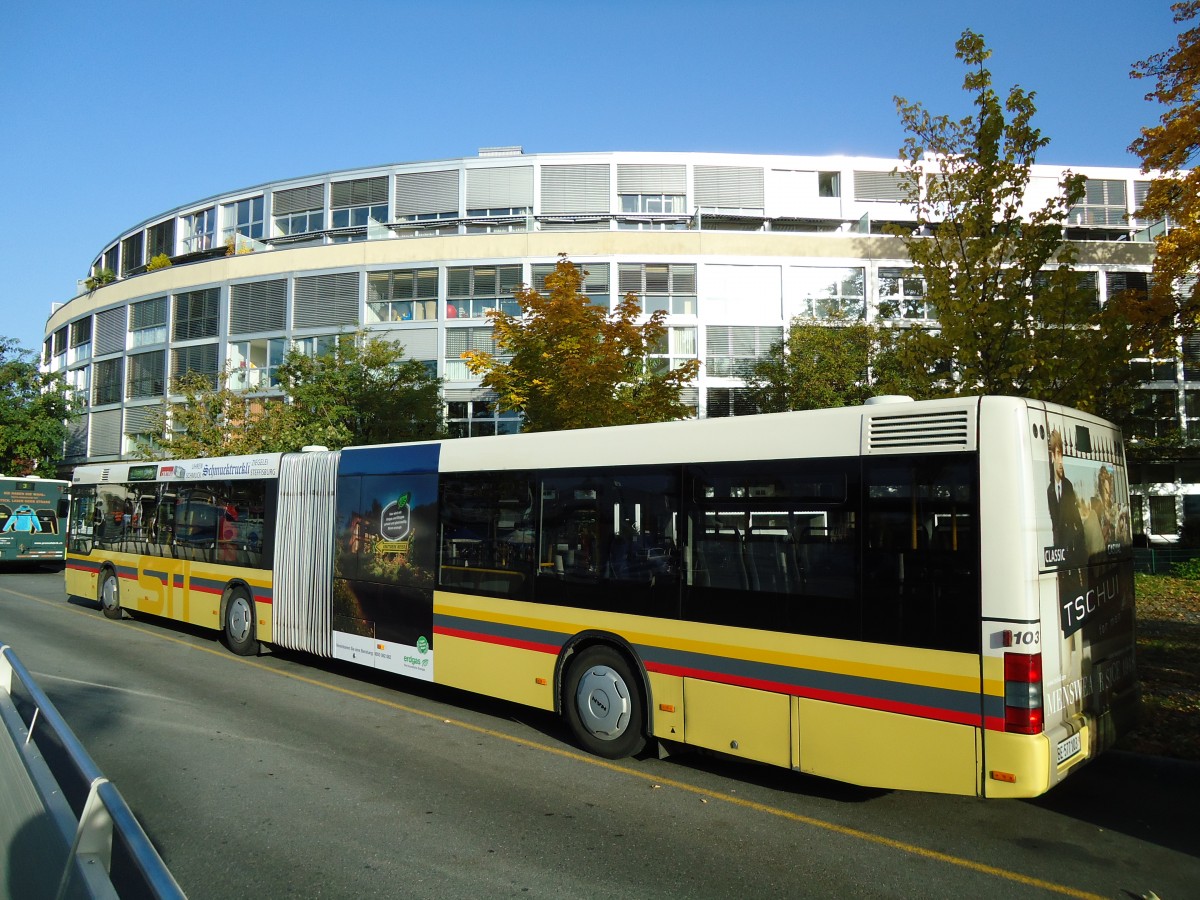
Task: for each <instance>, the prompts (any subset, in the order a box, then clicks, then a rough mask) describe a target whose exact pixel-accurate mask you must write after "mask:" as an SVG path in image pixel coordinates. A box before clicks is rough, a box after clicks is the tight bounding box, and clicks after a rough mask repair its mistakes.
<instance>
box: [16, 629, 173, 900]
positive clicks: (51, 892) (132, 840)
mask: <svg viewBox="0 0 1200 900" xmlns="http://www.w3.org/2000/svg"><path fill="white" fill-rule="evenodd" d="M14 683H15V684H16V685H17V686H19V687H20V689H21V690H22V691H23V694H22V696H21V697H20V698H19V700H20V705H18V698H17V697H15V696H14ZM0 688H2V690H0V720H3V723H4V728H5V732H6V734H7V740H5V739H4V735H0V794H2V795H3V796H4V801H3V802H0V844H2V846H0V878H2V882H0V897H11V898H20V900H25V898H41V897H47V898H50V897H53V898H56V900H67V898H72V900H73V898H89V900H90V898H122V897H126V898H128V897H151V898H162V900H169V898H184V897H185V895H184V893H183V891H182V889H180V887H179V885H178V884H177V883H176V882H175V879H174V877H173V876H172V875H171V873H170V871H169V870H168V869H167V866H166V864H165V863H164V862H163V860H162V857H161V856H159V855H158V851H157V850H155V849H154V845H153V844H151V843H150V839H149V838H148V837H147V836H146V832H145V831H144V830H143V829H142V826H141V824H140V823H139V822H138V820H137V819H136V818H135V817H134V815H133V812H132V811H131V810H130V809H129V805H128V804H127V803H126V802H125V799H124V798H123V797H122V796H121V793H120V791H118V790H117V788H116V786H115V785H114V784H113V783H112V782H110V781H109V780H108V779H107V778H105V777H104V775H103V774H102V773H101V772H100V770H99V769H98V768H97V766H96V764H95V763H94V762H93V761H92V758H91V757H90V756H89V755H88V752H87V751H86V750H85V749H84V747H83V744H81V743H80V741H79V739H78V738H77V737H76V736H75V734H74V733H73V732H72V731H71V729H70V727H69V726H68V725H67V723H66V721H65V720H64V719H63V717H62V715H61V714H60V713H59V712H58V710H57V709H55V707H54V704H52V703H51V702H50V700H49V698H48V697H47V696H46V695H45V693H43V691H42V689H41V688H40V687H39V686H38V685H37V683H36V682H35V681H34V680H33V678H32V676H31V675H30V674H29V671H28V670H27V669H26V668H25V666H24V665H23V664H22V663H21V661H20V660H19V659H18V658H17V655H16V653H14V652H13V650H12V648H11V647H9V646H8V645H3V646H0ZM22 709H24V710H25V712H26V714H27V715H29V721H28V722H26V720H25V718H24V716H23V715H22ZM30 711H32V712H30ZM35 732H36V733H37V739H35ZM43 745H44V750H45V752H44V751H43ZM72 784H75V785H86V786H87V794H86V799H84V800H83V802H82V804H81V809H79V811H78V813H77V812H76V810H75V809H74V808H73V807H72V804H71V803H70V802H69V801H68V799H67V793H68V791H67V790H64V788H68V787H69V786H70V785H72ZM77 793H82V791H77ZM76 805H79V804H78V802H77V804H76Z"/></svg>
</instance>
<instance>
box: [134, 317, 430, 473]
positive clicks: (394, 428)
mask: <svg viewBox="0 0 1200 900" xmlns="http://www.w3.org/2000/svg"><path fill="white" fill-rule="evenodd" d="M276 377H277V379H278V381H279V386H280V388H281V389H282V391H283V396H282V397H279V396H277V395H268V394H265V393H263V392H245V391H235V390H232V389H231V388H229V386H228V383H227V379H226V377H225V375H221V376H219V377H218V378H217V380H216V384H215V385H214V383H213V378H212V376H209V375H202V374H198V373H188V374H186V375H183V376H181V377H179V378H177V379H175V381H174V382H173V383H172V387H171V390H172V392H173V393H175V394H177V395H181V399H180V400H178V401H176V402H171V401H168V400H165V401H164V402H163V405H162V408H161V410H160V411H158V412H157V413H156V415H155V416H154V419H153V421H152V423H151V430H152V431H153V432H154V433H155V434H156V435H164V436H163V437H161V438H156V439H155V440H154V441H153V442H152V443H147V444H144V445H143V446H141V447H140V448H139V455H140V456H142V457H144V458H152V459H164V458H174V459H185V458H200V457H209V456H227V455H240V454H247V453H265V452H285V453H286V452H293V451H296V450H299V449H300V448H301V447H304V446H307V445H313V444H317V445H323V446H326V447H329V448H331V449H340V448H342V447H346V446H350V445H352V444H382V443H392V442H404V441H416V440H426V439H431V438H436V437H440V436H442V426H441V418H442V417H441V397H440V392H441V382H440V380H439V379H438V378H437V377H436V376H435V375H433V374H431V373H430V372H429V370H428V369H427V368H426V367H425V364H424V363H422V362H420V361H419V360H412V359H406V358H405V356H404V350H403V348H402V347H400V346H399V345H397V344H393V343H390V342H388V341H382V340H379V339H371V340H366V339H365V336H363V335H342V336H340V337H339V338H338V339H337V341H336V343H335V345H334V347H333V348H332V349H331V350H330V351H329V352H327V353H324V354H321V355H318V356H315V357H310V356H307V355H306V354H303V353H300V352H299V351H296V350H293V351H291V352H289V353H288V354H287V356H286V357H284V361H283V363H282V364H281V365H280V366H279V368H278V369H277V370H276Z"/></svg>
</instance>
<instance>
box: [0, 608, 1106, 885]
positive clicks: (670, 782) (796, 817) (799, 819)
mask: <svg viewBox="0 0 1200 900" xmlns="http://www.w3.org/2000/svg"><path fill="white" fill-rule="evenodd" d="M0 590H3V591H4V593H7V594H12V595H13V596H15V597H22V598H24V599H26V600H33V601H34V602H36V603H41V604H43V605H45V606H52V607H54V608H55V609H62V608H63V607H62V604H61V603H58V602H55V601H52V600H45V599H43V598H41V597H35V596H33V595H31V594H24V593H21V592H20V591H14V590H11V589H9V588H0ZM68 609H69V611H71V612H74V613H77V614H79V615H87V616H92V615H94V613H95V611H94V610H90V609H79V608H78V607H74V606H71V607H68ZM143 633H144V634H148V635H150V636H152V637H156V638H159V639H160V640H164V641H169V642H170V643H173V644H178V645H179V646H181V647H186V648H188V649H190V650H198V651H200V652H203V653H209V654H212V655H213V656H216V657H218V658H220V659H223V660H225V661H227V662H231V663H241V664H242V665H246V666H252V667H254V668H256V669H261V670H263V671H264V672H270V673H271V674H273V675H279V676H281V677H283V678H290V679H292V680H293V681H298V682H301V683H302V684H309V685H312V686H313V687H319V688H324V689H325V690H328V691H333V692H334V693H337V694H341V695H343V696H345V697H353V698H355V699H356V700H364V701H366V702H368V703H374V704H376V705H378V706H383V707H386V708H388V709H393V710H396V711H398V712H403V713H408V714H410V715H414V716H420V717H421V718H424V719H431V720H436V721H438V722H441V723H443V724H445V725H450V726H452V727H454V728H461V729H463V730H464V731H470V732H472V733H474V734H479V735H484V736H487V737H491V738H496V739H497V740H501V741H506V742H508V743H510V744H516V745H518V746H520V747H526V748H528V749H531V750H539V751H542V752H544V753H549V754H551V755H553V756H558V757H561V758H563V759H570V760H574V761H576V762H581V763H584V764H586V765H589V766H596V767H597V768H601V769H608V770H609V771H611V772H617V773H618V774H621V775H628V776H630V777H632V778H637V779H640V780H642V781H648V782H652V783H654V784H658V785H662V786H664V787H673V788H675V789H677V790H680V791H684V792H686V793H689V794H695V795H696V796H699V797H703V798H705V799H708V800H719V801H721V802H722V803H728V804H730V805H732V806H739V807H741V808H743V809H749V810H753V811H754V812H758V813H762V814H764V815H768V816H774V817H775V818H778V819H784V820H786V821H789V822H796V823H797V824H800V825H807V826H809V827H811V828H819V829H821V830H823V831H828V832H832V833H834V834H840V835H842V836H843V837H849V838H854V839H855V840H860V841H865V842H867V843H870V844H875V845H877V846H880V847H888V848H890V849H892V850H899V851H901V852H902V853H911V854H912V855H914V856H919V857H922V858H924V859H929V860H933V861H935V862H940V863H945V864H947V865H951V866H955V867H957V868H960V869H967V870H969V871H971V872H978V873H979V874H981V875H990V876H992V877H993V878H1000V879H1003V880H1004V881H1011V882H1015V883H1016V884H1023V885H1027V886H1028V887H1033V888H1038V889H1040V890H1044V891H1050V892H1052V893H1055V894H1061V895H1062V896H1064V897H1076V898H1080V900H1105V898H1104V896H1103V895H1102V894H1093V893H1091V892H1090V891H1084V890H1080V889H1079V888H1073V887H1070V886H1068V885H1065V884H1057V883H1056V882H1053V881H1045V880H1044V879H1041V878H1034V877H1032V876H1030V875H1022V874H1021V873H1019V872H1011V871H1009V870H1007V869H1001V868H998V867H996V866H989V865H987V864H986V863H980V862H975V861H974V860H970V859H964V858H963V857H961V856H954V855H952V854H949V853H942V852H940V851H938V850H930V849H929V848H928V847H922V846H920V845H918V844H910V843H908V842H907V841H899V840H896V839H895V838H890V837H885V836H884V835H881V834H874V833H873V832H870V831H863V830H862V829H860V828H851V827H850V826H848V825H838V824H837V823H836V822H827V821H825V820H824V819H817V818H814V817H812V816H806V815H802V814H800V813H794V812H789V811H788V810H786V809H780V808H779V807H776V806H770V805H768V804H766V803H759V802H757V801H755V800H745V799H743V798H741V797H733V796H730V795H728V794H722V793H720V792H718V791H713V790H709V789H708V788H702V787H699V786H697V785H694V784H688V783H687V782H685V781H677V780H675V779H673V778H663V777H662V776H660V775H655V774H652V773H649V772H640V771H638V770H637V769H631V768H629V767H628V766H624V765H620V764H618V763H614V762H610V761H608V760H605V759H601V758H599V757H597V756H591V755H590V754H584V753H579V752H576V751H574V750H565V749H563V748H561V747H553V746H551V745H549V744H542V743H538V742H537V741H531V740H529V739H527V738H523V737H517V736H516V735H512V734H505V733H504V732H502V731H496V730H494V729H491V728H484V727H483V726H481V725H473V724H471V723H470V722H463V721H461V720H459V719H448V718H446V717H445V716H444V715H440V714H438V713H434V712H429V711H428V710H424V709H417V708H416V707H413V706H406V705H405V704H403V703H397V702H396V701H394V700H386V699H384V698H382V697H372V696H371V695H370V694H364V693H363V692H361V691H355V690H351V689H350V688H344V687H339V686H337V685H334V684H329V683H328V682H325V681H321V680H319V679H316V678H309V677H308V676H307V675H299V674H297V673H295V672H287V671H283V670H281V669H277V668H274V667H272V666H268V665H265V664H264V663H260V662H256V661H254V660H252V659H247V658H245V657H240V656H234V655H233V654H231V653H229V652H228V651H227V650H224V649H221V650H216V649H213V648H211V647H203V646H198V645H196V644H194V643H191V642H189V641H185V640H183V639H182V638H177V637H174V636H173V635H169V634H163V633H161V632H157V631H145V632H143Z"/></svg>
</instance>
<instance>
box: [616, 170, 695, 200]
mask: <svg viewBox="0 0 1200 900" xmlns="http://www.w3.org/2000/svg"><path fill="white" fill-rule="evenodd" d="M617 193H618V194H686V193H687V169H686V168H685V167H684V166H656V165H634V164H624V165H622V164H618V165H617Z"/></svg>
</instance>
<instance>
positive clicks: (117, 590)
mask: <svg viewBox="0 0 1200 900" xmlns="http://www.w3.org/2000/svg"><path fill="white" fill-rule="evenodd" d="M97 595H98V596H97V599H98V600H99V601H100V611H101V612H102V613H104V615H105V617H106V618H109V619H119V618H121V585H120V583H119V582H118V581H117V576H116V574H115V573H114V572H113V571H112V570H111V569H105V570H104V572H103V573H102V574H101V575H100V589H99V591H98V592H97Z"/></svg>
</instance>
